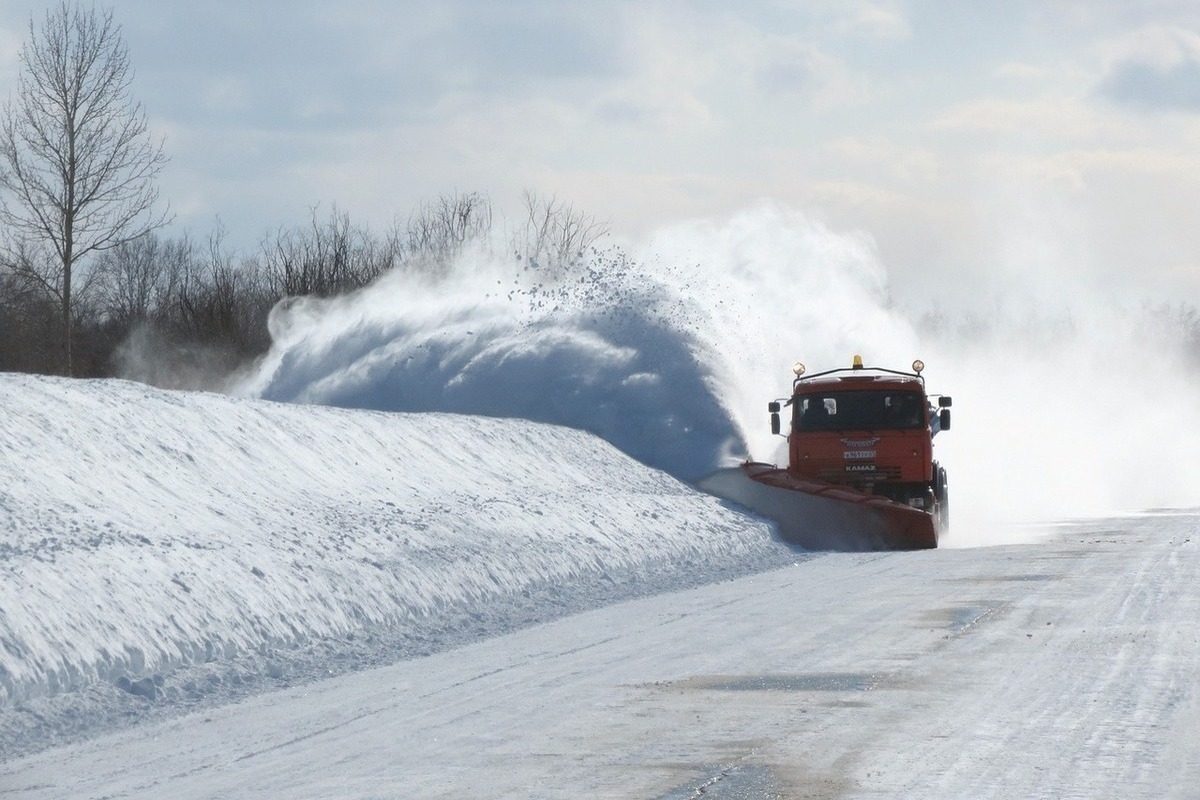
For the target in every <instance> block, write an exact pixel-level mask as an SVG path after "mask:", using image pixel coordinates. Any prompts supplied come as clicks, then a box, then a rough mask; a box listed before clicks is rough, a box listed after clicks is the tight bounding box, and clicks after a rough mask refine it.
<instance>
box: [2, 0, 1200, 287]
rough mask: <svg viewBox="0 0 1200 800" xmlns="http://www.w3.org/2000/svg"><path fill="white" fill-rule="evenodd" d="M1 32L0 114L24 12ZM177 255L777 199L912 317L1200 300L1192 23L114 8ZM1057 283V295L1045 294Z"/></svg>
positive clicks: (639, 6) (658, 11) (908, 12)
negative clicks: (480, 207)
mask: <svg viewBox="0 0 1200 800" xmlns="http://www.w3.org/2000/svg"><path fill="white" fill-rule="evenodd" d="M47 5H48V4H47V3H44V2H42V3H34V2H27V0H8V2H6V3H5V4H4V6H3V7H2V8H0V96H6V95H8V94H9V93H10V92H11V91H12V90H13V87H14V84H15V76H16V69H17V61H16V55H17V51H18V49H19V47H20V45H21V43H22V41H23V40H24V39H25V37H26V30H27V26H28V21H29V17H30V15H31V14H34V15H37V16H38V17H39V18H40V16H41V15H42V14H43V12H44V9H45V8H46V7H47ZM112 7H113V9H114V11H115V14H116V18H117V20H118V22H119V23H120V24H121V25H122V28H123V31H124V34H125V38H126V41H127V43H128V45H129V48H130V53H131V58H132V61H133V65H134V67H135V69H136V72H137V77H136V82H135V91H136V93H137V95H138V99H140V100H141V101H142V102H143V103H144V105H145V107H146V109H147V112H148V113H149V115H150V118H151V123H152V126H153V128H154V130H155V131H156V132H157V133H160V134H162V135H164V136H165V137H166V151H167V153H168V155H169V156H170V158H171V162H170V165H169V166H168V168H167V169H166V171H165V172H164V173H163V175H162V181H161V182H162V190H163V195H164V196H165V197H167V198H169V199H170V201H171V204H172V207H173V208H174V210H175V212H176V215H177V222H176V226H175V230H177V231H182V230H184V229H186V230H189V231H191V232H192V233H194V234H198V235H201V236H205V235H207V232H208V231H210V230H211V229H212V228H213V227H214V224H215V220H216V219H217V218H220V220H221V222H222V224H223V225H224V227H225V228H226V229H227V231H228V236H229V241H230V242H231V243H232V244H234V245H236V246H238V247H241V248H245V249H253V248H254V247H255V246H256V245H257V243H258V241H259V239H260V238H262V236H263V235H264V234H267V233H269V232H271V231H274V230H275V229H277V228H278V227H280V226H291V225H296V224H301V223H303V222H304V221H305V219H306V218H307V216H308V213H309V209H310V207H312V206H314V205H317V204H320V205H321V206H322V207H328V206H329V205H330V204H331V203H336V204H338V205H339V206H340V207H341V208H343V209H345V210H346V211H348V212H349V213H350V215H351V217H352V219H354V220H355V221H356V222H360V223H366V224H370V225H371V226H372V227H374V228H377V229H383V228H386V227H387V226H389V225H390V224H391V222H392V221H393V220H395V219H397V218H398V219H400V220H403V219H404V218H406V217H407V216H408V214H409V212H410V211H411V210H412V209H413V208H414V207H416V206H417V205H418V204H419V203H420V202H421V201H422V200H425V199H430V198H434V197H437V196H438V195H440V194H443V193H448V192H452V191H455V190H464V191H480V192H484V193H486V194H487V195H488V196H489V197H490V198H491V199H492V200H493V202H494V203H495V205H496V206H497V207H498V208H499V209H500V211H501V212H502V213H503V212H505V211H509V212H511V213H515V211H516V206H517V204H518V201H519V198H520V195H521V192H522V191H523V190H525V189H534V190H537V191H540V192H543V193H546V194H555V195H557V196H558V197H559V198H561V199H564V200H566V201H569V202H571V203H573V204H574V205H575V206H576V207H577V208H579V209H581V210H584V211H586V212H588V213H591V214H593V215H594V216H596V217H598V218H600V219H604V220H608V221H609V222H610V223H611V226H612V229H613V231H614V232H615V233H616V234H618V235H620V236H622V237H627V238H629V239H630V240H632V241H637V240H638V239H639V238H641V237H644V236H647V235H649V234H650V233H652V232H653V231H654V230H656V229H658V228H660V227H662V226H664V225H669V224H671V223H674V222H678V221H682V220H688V219H693V218H696V217H704V218H713V219H717V220H720V219H722V218H727V217H728V216H730V215H731V214H734V213H736V212H738V211H739V210H742V209H745V208H746V207H748V206H753V205H754V204H755V203H757V202H759V201H760V200H762V199H764V198H765V199H770V200H773V201H777V202H780V203H783V204H786V205H788V206H791V207H794V208H797V209H800V210H803V211H805V212H807V213H810V214H812V215H814V216H816V217H819V218H821V219H824V220H826V221H827V222H828V223H829V224H830V225H831V226H832V227H833V228H834V229H836V230H845V231H861V232H864V233H866V234H867V235H869V236H871V237H872V238H873V239H874V240H875V242H876V245H877V247H878V249H879V254H880V258H881V259H882V261H883V262H884V264H885V265H886V266H887V268H888V270H889V274H890V275H891V280H892V283H893V287H894V289H895V291H896V293H897V296H898V297H900V298H901V299H912V298H918V297H922V296H930V295H933V294H936V293H938V292H939V291H944V290H945V289H946V287H950V286H953V287H957V290H959V291H963V290H964V289H963V287H966V289H968V290H969V289H970V287H972V286H973V285H975V283H977V282H979V281H980V280H981V279H982V278H983V277H985V276H995V275H998V274H1003V275H1007V276H1009V280H1011V281H1012V282H1014V283H1022V282H1029V281H1038V280H1042V279H1043V276H1045V275H1053V276H1055V280H1059V279H1063V278H1064V276H1065V277H1067V278H1072V279H1073V278H1076V277H1083V278H1085V279H1086V280H1087V282H1088V283H1089V285H1092V286H1094V287H1097V289H1098V290H1102V291H1103V290H1110V289H1111V288H1112V287H1114V286H1122V287H1134V288H1136V289H1137V290H1138V291H1144V292H1146V293H1148V294H1149V295H1150V296H1152V297H1161V298H1163V299H1180V298H1181V297H1188V296H1191V297H1197V296H1200V226H1196V225H1194V224H1193V222H1192V214H1193V211H1192V209H1193V207H1194V206H1195V205H1196V204H1197V201H1198V200H1200V152H1198V146H1200V4H1196V3H1195V2H1191V1H1190V0H1189V1H1188V2H1181V1H1180V0H1157V1H1156V0H1149V1H1148V2H1139V3H1127V2H1115V1H1113V0H1109V1H1107V2H1106V1H1104V0H1100V1H1099V2H1097V1H1096V0H1088V1H1086V2H1085V1H1084V0H1049V1H1045V0H1043V1H1042V2H1021V1H1020V0H1018V1H1015V2H1005V3H994V2H984V1H983V0H965V1H964V2H953V3H949V2H932V1H927V2H901V1H900V0H896V1H894V2H888V1H886V0H874V1H871V0H865V1H863V2H855V1H854V0H849V1H846V0H837V1H835V0H813V1H812V2H803V1H800V0H752V1H750V2H741V3H737V4H729V3H723V2H715V0H712V1H708V0H700V1H698V2H588V3H568V2H535V1H534V0H516V1H515V2H506V3H488V2H480V1H478V0H477V1H476V2H470V1H469V0H462V1H461V2H440V3H428V2H424V3H413V2H378V1H375V0H357V2H342V3H336V4H332V3H318V2H303V1H302V2H288V3H283V2H277V1H275V0H273V1H271V2H251V3H247V2H224V1H223V0H216V1H215V2H210V3H206V4H194V3H182V2H174V1H173V0H116V2H114V3H113V4H112ZM1052 289H1053V287H1052V286H1051V287H1048V290H1052Z"/></svg>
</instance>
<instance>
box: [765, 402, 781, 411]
mask: <svg viewBox="0 0 1200 800" xmlns="http://www.w3.org/2000/svg"><path fill="white" fill-rule="evenodd" d="M767 411H770V412H771V413H772V414H778V413H779V401H778V400H772V401H771V402H769V403H767Z"/></svg>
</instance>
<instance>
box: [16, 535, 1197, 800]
mask: <svg viewBox="0 0 1200 800" xmlns="http://www.w3.org/2000/svg"><path fill="white" fill-rule="evenodd" d="M1198 521H1200V517H1197V516H1196V515H1194V514H1188V515H1152V516H1145V517H1138V518H1131V519H1121V520H1109V521H1105V522H1101V523H1093V522H1089V523H1083V524H1080V525H1078V526H1070V527H1064V528H1062V529H1059V530H1056V531H1055V532H1054V533H1053V534H1052V535H1051V536H1050V537H1049V538H1048V539H1046V540H1045V541H1043V542H1041V543H1038V544H1027V545H1009V546H1003V547H994V548H980V549H964V550H954V549H945V550H938V551H932V552H921V553H887V554H832V555H826V556H821V557H818V558H815V559H812V560H808V561H804V562H801V563H798V564H797V565H795V566H793V567H789V568H784V569H781V570H776V571H772V572H767V573H763V574H760V575H756V576H751V577H748V578H742V579H739V580H735V581H727V582H724V583H719V584H715V585H711V586H707V587H702V588H699V589H694V590H689V591H686V592H681V593H674V594H667V595H661V596H657V597H651V598H645V599H641V600H636V601H631V602H627V603H623V604H620V605H616V606H611V607H608V608H603V609H599V610H596V611H591V612H587V613H584V614H581V615H577V616H573V617H570V618H567V619H563V620H560V621H558V622H555V623H551V624H548V625H543V626H539V627H536V628H531V629H528V630H525V631H522V632H518V633H515V634H511V635H508V636H504V637H499V638H495V639H491V640H488V641H484V642H480V643H477V644H472V645H468V646H466V647H462V648H459V649H456V650H451V651H447V652H444V653H441V654H438V655H434V656H431V657H428V658H423V659H417V660H412V661H407V662H404V663H400V664H398V665H395V666H392V667H387V668H382V669H377V670H372V671H368V672H361V673H357V674H353V675H349V676H344V677H341V678H337V679H334V680H330V681H326V682H323V683H318V684H311V685H308V686H305V687H301V688H297V689H293V690H289V691H285V692H279V693H275V694H269V695H262V696H259V697H257V698H254V699H251V700H248V701H245V702H243V703H241V704H238V705H234V706H228V707H225V708H221V709H217V710H212V711H207V712H204V713H202V714H199V715H194V716H189V717H183V718H180V719H177V720H174V721H171V722H168V723H163V724H158V725H153V726H144V727H140V728H135V729H133V730H130V731H126V732H124V733H120V734H116V735H113V736H109V737H105V738H99V739H94V740H92V741H88V742H85V743H83V744H80V745H77V746H73V747H69V748H65V749H60V750H56V751H48V752H44V753H41V754H39V755H36V756H33V757H30V758H25V759H21V760H16V761H11V762H8V763H6V764H3V765H0V796H3V797H22V798H42V797H45V798H58V797H73V798H87V797H114V798H115V797H174V798H212V797H317V798H333V797H445V798H451V797H455V798H457V797H612V798H686V797H692V796H698V793H699V790H700V789H701V788H702V787H703V789H704V796H706V797H714V796H715V797H747V798H758V797H973V798H974V797H1117V796H1119V797H1178V798H1185V797H1197V796H1200V788H1198V787H1200V745H1197V743H1196V738H1197V737H1196V731H1197V730H1198V729H1200V692H1198V691H1197V667H1198V666H1200V641H1198V633H1197V629H1196V619H1197V616H1198V614H1197V612H1198V611H1200V556H1198V553H1197V548H1198V546H1200V536H1198V535H1197V534H1200V529H1198Z"/></svg>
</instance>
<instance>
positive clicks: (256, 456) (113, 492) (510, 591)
mask: <svg viewBox="0 0 1200 800" xmlns="http://www.w3.org/2000/svg"><path fill="white" fill-rule="evenodd" d="M0 407H2V408H4V409H5V414H6V418H7V422H6V424H5V425H4V426H3V427H2V428H0V511H2V512H3V513H2V515H0V709H2V708H3V706H4V705H11V704H13V703H16V702H20V701H23V700H27V699H29V698H32V697H36V696H39V695H46V694H52V693H55V692H60V691H62V690H67V689H73V688H77V687H79V686H81V685H85V684H88V683H92V682H95V681H104V682H117V681H124V682H125V685H126V686H127V687H128V685H129V682H130V681H135V680H138V679H147V678H148V677H149V676H151V675H152V674H153V673H158V672H162V671H166V670H169V669H170V668H172V667H177V666H180V665H186V664H191V663H197V662H205V661H212V660H216V659H221V658H228V657H231V656H232V655H234V654H236V653H239V652H245V651H254V650H259V649H262V648H284V649H286V648H287V647H289V646H293V645H295V644H297V643H300V642H304V641H309V640H313V639H319V638H321V637H328V636H338V635H342V634H346V633H347V632H354V631H372V630H386V629H395V628H397V627H400V628H403V627H405V626H416V625H419V624H420V623H421V621H422V620H428V619H431V618H436V617H437V616H438V615H439V614H441V613H445V612H447V611H448V610H451V609H455V608H468V609H476V610H479V611H482V610H483V609H486V608H487V607H488V606H489V605H491V604H496V603H502V602H505V600H504V598H510V599H511V598H512V597H514V596H518V595H520V594H521V593H522V592H529V591H533V590H540V591H543V592H545V593H547V596H548V602H550V603H555V602H562V599H563V598H566V597H569V596H570V595H571V593H572V592H573V591H575V590H576V588H577V587H581V586H586V585H589V584H591V583H594V582H596V581H610V582H618V583H619V582H622V581H636V580H638V577H639V576H645V575H646V574H647V572H654V571H656V570H657V571H660V572H663V573H669V574H671V575H675V576H684V575H688V574H690V573H698V574H703V575H706V576H708V577H709V578H712V577H714V576H720V575H721V574H722V573H723V571H728V570H733V571H734V572H736V571H737V569H738V568H739V566H738V565H739V564H741V565H745V564H746V563H749V562H755V561H756V560H757V561H758V562H759V564H760V565H759V567H758V568H761V562H762V560H764V559H765V560H767V561H770V560H771V559H776V561H777V562H778V560H779V559H781V558H783V557H785V556H786V553H785V552H784V551H782V549H781V548H780V546H779V545H777V544H775V543H773V542H772V541H771V536H770V532H769V530H768V529H767V528H766V527H765V526H763V525H760V524H757V523H753V522H749V521H747V520H746V519H745V518H742V517H740V516H738V515H736V514H734V513H732V512H730V511H728V510H726V509H725V508H723V507H722V506H721V505H720V504H719V503H718V502H717V501H716V500H714V499H712V498H709V497H707V496H704V495H701V494H698V493H697V492H695V491H693V490H692V489H690V488H688V487H687V486H685V485H683V484H681V483H679V482H677V481H675V480H674V479H672V478H670V477H668V476H666V475H664V474H663V473H661V472H658V471H655V470H653V469H650V468H648V467H645V466H643V465H641V464H639V463H637V462H635V461H633V460H632V459H630V458H629V457H627V456H625V455H623V454H622V453H620V452H619V451H618V450H616V449H615V448H613V447H612V446H610V445H608V444H606V443H604V442H603V441H601V440H599V439H597V438H595V437H593V436H591V435H589V434H587V433H584V432H581V431H577V430H571V429H567V428H563V427H555V426H550V425H543V424H536V423H531V422H525V421H519V420H499V419H480V418H470V417H463V416H455V415H449V414H424V415H405V414H389V413H379V412H364V411H348V410H343V409H336V408H323V407H316V406H300V405H284V404H278V403H269V402H265V401H257V400H239V399H232V398H228V397H224V396H219V395H210V394H199V393H171V392H164V391H159V390H155V389H151V388H148V387H145V386H141V385H137V384H133V383H127V382H123V381H67V380H61V379H53V378H38V377H30V376H16V375H4V376H0ZM677 579H678V577H677ZM150 693H151V694H153V693H154V690H153V689H152V688H151V689H150Z"/></svg>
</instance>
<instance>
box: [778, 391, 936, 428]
mask: <svg viewBox="0 0 1200 800" xmlns="http://www.w3.org/2000/svg"><path fill="white" fill-rule="evenodd" d="M792 405H793V407H794V408H795V428H796V430H798V431H849V430H896V429H900V430H904V429H913V428H924V427H925V398H924V396H923V395H922V394H920V393H918V392H895V391H892V392H878V391H872V392H821V393H817V394H806V395H801V396H798V397H797V398H796V399H795V401H793V404H792Z"/></svg>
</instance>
